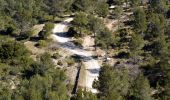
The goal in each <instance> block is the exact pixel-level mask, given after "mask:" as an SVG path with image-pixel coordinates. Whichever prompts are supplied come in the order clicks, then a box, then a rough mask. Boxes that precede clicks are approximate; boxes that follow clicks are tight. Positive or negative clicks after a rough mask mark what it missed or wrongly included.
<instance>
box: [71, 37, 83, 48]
mask: <svg viewBox="0 0 170 100" xmlns="http://www.w3.org/2000/svg"><path fill="white" fill-rule="evenodd" d="M73 42H74V44H75V45H77V46H80V47H82V44H83V40H82V39H81V38H78V39H76V40H74V41H73Z"/></svg>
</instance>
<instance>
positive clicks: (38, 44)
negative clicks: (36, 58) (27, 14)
mask: <svg viewBox="0 0 170 100" xmlns="http://www.w3.org/2000/svg"><path fill="white" fill-rule="evenodd" d="M36 46H37V47H40V48H42V47H46V46H47V42H46V41H45V40H40V41H38V43H37V44H36Z"/></svg>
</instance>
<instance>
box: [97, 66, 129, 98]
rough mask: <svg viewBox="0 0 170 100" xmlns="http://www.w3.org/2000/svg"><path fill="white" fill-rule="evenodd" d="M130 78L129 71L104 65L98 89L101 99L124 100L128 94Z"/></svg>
mask: <svg viewBox="0 0 170 100" xmlns="http://www.w3.org/2000/svg"><path fill="white" fill-rule="evenodd" d="M128 81H129V76H128V71H127V70H124V69H123V70H118V69H114V68H112V67H111V66H108V65H104V66H103V67H102V68H101V71H100V74H99V80H98V82H99V84H98V86H97V89H98V90H99V91H100V92H101V93H100V97H101V98H102V97H104V98H107V99H109V100H113V99H116V100H122V99H123V98H124V96H125V95H126V94H127V92H128V88H129V82H128Z"/></svg>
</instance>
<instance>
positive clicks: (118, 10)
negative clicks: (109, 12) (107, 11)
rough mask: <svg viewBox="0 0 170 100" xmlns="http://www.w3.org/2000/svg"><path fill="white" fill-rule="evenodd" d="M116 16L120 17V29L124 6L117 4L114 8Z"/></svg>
mask: <svg viewBox="0 0 170 100" xmlns="http://www.w3.org/2000/svg"><path fill="white" fill-rule="evenodd" d="M114 14H115V17H116V18H117V19H118V30H119V29H120V24H121V23H120V19H121V16H122V14H123V8H122V7H121V6H117V7H116V8H115V10H114Z"/></svg>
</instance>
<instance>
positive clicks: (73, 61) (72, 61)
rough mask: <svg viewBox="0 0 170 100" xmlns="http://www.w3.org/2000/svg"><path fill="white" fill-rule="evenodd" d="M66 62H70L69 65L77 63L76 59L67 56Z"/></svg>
mask: <svg viewBox="0 0 170 100" xmlns="http://www.w3.org/2000/svg"><path fill="white" fill-rule="evenodd" d="M66 62H67V64H68V66H72V65H74V64H75V60H74V59H73V58H71V57H69V58H67V60H66Z"/></svg>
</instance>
